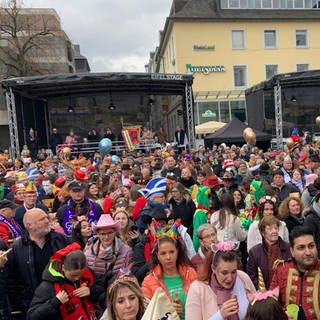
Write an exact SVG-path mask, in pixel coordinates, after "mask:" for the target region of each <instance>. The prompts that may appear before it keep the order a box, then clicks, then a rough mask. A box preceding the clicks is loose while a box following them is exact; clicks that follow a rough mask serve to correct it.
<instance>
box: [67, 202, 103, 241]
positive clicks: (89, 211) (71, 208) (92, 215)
mask: <svg viewBox="0 0 320 320" xmlns="http://www.w3.org/2000/svg"><path fill="white" fill-rule="evenodd" d="M83 204H84V205H85V206H83ZM83 209H85V211H84V212H80V210H82V211H83ZM80 215H85V216H86V217H87V220H88V222H90V224H92V223H93V222H94V223H96V222H97V221H98V219H99V214H98V211H97V207H96V205H95V204H94V202H93V201H91V200H89V199H88V198H87V197H84V201H83V202H81V203H79V204H76V205H75V204H74V203H73V201H72V199H69V200H68V201H67V204H66V207H65V210H64V214H63V230H64V233H65V234H66V235H68V236H69V235H70V234H71V231H72V224H73V223H74V222H76V221H78V220H77V217H78V216H80Z"/></svg>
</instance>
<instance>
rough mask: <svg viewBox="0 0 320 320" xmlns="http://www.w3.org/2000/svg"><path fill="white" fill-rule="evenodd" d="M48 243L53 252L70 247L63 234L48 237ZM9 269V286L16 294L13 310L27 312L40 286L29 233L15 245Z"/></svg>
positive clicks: (9, 257) (10, 256) (53, 233)
mask: <svg viewBox="0 0 320 320" xmlns="http://www.w3.org/2000/svg"><path fill="white" fill-rule="evenodd" d="M46 242H49V243H48V244H49V245H50V247H51V249H52V251H53V252H56V251H58V250H60V249H62V248H64V247H65V246H66V245H68V239H67V238H66V237H65V236H64V235H63V234H61V233H57V232H53V231H51V232H50V233H49V234H48V235H47V237H46ZM48 262H49V261H47V262H45V263H48ZM8 267H9V279H8V281H9V285H10V287H11V288H12V287H13V288H14V289H13V291H14V292H15V294H14V297H10V298H11V299H10V300H11V301H10V302H11V303H12V304H13V310H21V311H23V312H26V311H27V309H28V307H29V304H30V302H31V300H32V297H33V294H34V292H35V290H36V288H37V287H38V285H39V284H40V283H39V281H38V280H37V279H38V278H37V275H36V270H35V266H34V250H33V244H32V241H31V240H30V238H29V236H28V234H27V233H26V234H24V235H23V236H22V237H21V238H20V239H18V240H17V241H16V242H15V243H14V245H13V250H12V251H11V252H10V253H9V255H8ZM41 272H43V270H42V271H41Z"/></svg>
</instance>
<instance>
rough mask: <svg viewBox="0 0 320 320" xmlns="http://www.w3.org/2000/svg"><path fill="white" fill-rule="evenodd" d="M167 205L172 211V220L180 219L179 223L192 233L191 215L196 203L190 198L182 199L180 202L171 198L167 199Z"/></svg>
mask: <svg viewBox="0 0 320 320" xmlns="http://www.w3.org/2000/svg"><path fill="white" fill-rule="evenodd" d="M169 207H170V209H171V210H172V211H173V218H174V220H177V219H181V223H182V224H183V225H184V226H185V227H186V228H187V229H188V233H189V234H190V235H192V232H193V226H192V222H193V215H194V212H195V211H196V205H195V204H194V202H193V201H192V200H191V199H190V200H189V201H187V200H186V199H183V200H182V201H181V202H180V203H178V202H177V201H175V200H174V199H171V200H170V201H169Z"/></svg>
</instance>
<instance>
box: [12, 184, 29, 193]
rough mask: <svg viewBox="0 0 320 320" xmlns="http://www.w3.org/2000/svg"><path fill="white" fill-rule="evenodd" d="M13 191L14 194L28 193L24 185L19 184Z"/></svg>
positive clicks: (13, 187)
mask: <svg viewBox="0 0 320 320" xmlns="http://www.w3.org/2000/svg"><path fill="white" fill-rule="evenodd" d="M11 189H12V190H13V192H14V193H16V192H18V191H26V187H25V185H24V184H23V183H17V184H14V185H13V186H12V187H11Z"/></svg>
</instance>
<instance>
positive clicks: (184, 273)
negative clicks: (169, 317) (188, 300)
mask: <svg viewBox="0 0 320 320" xmlns="http://www.w3.org/2000/svg"><path fill="white" fill-rule="evenodd" d="M178 272H179V274H180V276H181V278H182V281H183V287H182V289H183V291H184V293H185V294H186V295H187V294H188V291H189V288H190V285H191V283H192V282H193V281H195V280H196V279H197V273H196V271H195V270H194V269H193V268H192V267H189V266H179V267H178ZM158 288H162V289H163V290H164V292H165V293H166V295H167V296H168V298H169V299H170V301H172V299H171V296H170V293H169V291H168V289H167V287H166V286H165V284H164V281H163V279H162V268H161V266H160V265H157V266H156V267H155V268H154V270H153V271H152V272H151V273H150V274H149V275H147V276H146V278H145V279H144V281H143V282H142V287H141V289H142V291H143V294H144V296H145V297H146V298H148V299H150V300H151V299H152V297H153V295H154V293H155V292H156V290H157V289H158Z"/></svg>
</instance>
